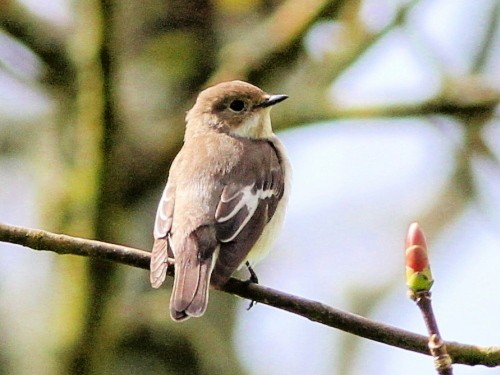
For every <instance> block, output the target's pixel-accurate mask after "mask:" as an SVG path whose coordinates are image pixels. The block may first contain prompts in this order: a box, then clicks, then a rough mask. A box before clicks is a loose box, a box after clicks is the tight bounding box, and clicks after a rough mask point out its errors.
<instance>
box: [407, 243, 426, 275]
mask: <svg viewBox="0 0 500 375" xmlns="http://www.w3.org/2000/svg"><path fill="white" fill-rule="evenodd" d="M406 266H407V267H409V268H411V269H412V270H413V272H422V271H423V270H425V269H426V268H427V267H429V258H428V257H427V252H426V251H425V250H424V249H423V248H422V247H421V246H410V247H407V248H406Z"/></svg>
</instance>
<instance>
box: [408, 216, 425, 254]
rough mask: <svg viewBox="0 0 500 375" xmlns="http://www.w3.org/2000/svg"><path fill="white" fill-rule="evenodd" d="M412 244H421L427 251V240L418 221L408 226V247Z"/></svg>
mask: <svg viewBox="0 0 500 375" xmlns="http://www.w3.org/2000/svg"><path fill="white" fill-rule="evenodd" d="M410 246H420V247H422V248H423V249H424V251H425V252H427V241H426V240H425V236H424V232H423V231H422V229H420V225H418V223H412V224H411V225H410V228H408V234H407V235H406V248H407V249H408V248H409V247H410Z"/></svg>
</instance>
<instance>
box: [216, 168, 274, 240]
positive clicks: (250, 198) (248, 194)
mask: <svg viewBox="0 0 500 375" xmlns="http://www.w3.org/2000/svg"><path fill="white" fill-rule="evenodd" d="M283 190H284V180H283V178H282V174H281V173H279V172H278V170H273V171H269V173H265V174H263V175H261V176H258V178H256V179H255V180H253V181H252V182H251V183H249V184H242V183H241V182H238V181H236V182H231V183H229V184H228V185H226V186H225V187H224V189H223V190H222V195H221V197H220V201H219V204H218V206H217V209H216V211H215V220H216V221H217V225H216V228H217V237H218V239H219V241H220V242H223V243H224V242H231V241H234V240H235V239H236V238H237V236H238V235H239V234H240V233H241V231H242V230H243V228H245V226H247V225H252V224H253V225H255V223H253V222H252V218H253V217H254V216H255V214H256V212H257V209H258V208H259V206H265V207H267V208H266V211H267V214H266V218H265V220H264V222H263V225H265V224H267V222H268V221H269V220H271V218H272V216H273V214H274V211H275V210H276V207H277V205H278V202H279V200H280V199H281V197H282V196H283ZM262 229H263V228H261V229H260V230H258V231H259V232H261V231H262Z"/></svg>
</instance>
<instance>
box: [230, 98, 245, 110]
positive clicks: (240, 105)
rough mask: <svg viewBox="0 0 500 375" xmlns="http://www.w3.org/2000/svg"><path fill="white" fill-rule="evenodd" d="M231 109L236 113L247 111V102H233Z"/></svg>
mask: <svg viewBox="0 0 500 375" xmlns="http://www.w3.org/2000/svg"><path fill="white" fill-rule="evenodd" d="M229 108H230V109H231V110H232V111H234V112H241V111H243V110H244V109H245V102H244V101H243V100H238V99H236V100H233V101H232V102H231V104H229Z"/></svg>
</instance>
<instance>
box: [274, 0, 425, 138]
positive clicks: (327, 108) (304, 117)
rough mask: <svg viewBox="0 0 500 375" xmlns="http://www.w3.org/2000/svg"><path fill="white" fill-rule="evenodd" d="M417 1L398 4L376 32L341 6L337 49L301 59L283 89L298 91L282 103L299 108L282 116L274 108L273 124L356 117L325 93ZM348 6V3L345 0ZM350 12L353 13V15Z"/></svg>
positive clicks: (280, 126) (289, 124) (394, 25)
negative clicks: (319, 56)
mask: <svg viewBox="0 0 500 375" xmlns="http://www.w3.org/2000/svg"><path fill="white" fill-rule="evenodd" d="M417 3H418V0H411V1H409V2H408V3H407V4H405V5H404V6H401V7H400V8H399V10H398V12H397V14H396V15H395V16H394V17H393V18H392V20H391V21H390V22H388V23H387V24H386V25H385V26H384V27H382V28H381V29H380V30H378V31H376V32H374V31H372V30H371V29H369V28H368V27H367V26H366V25H365V24H364V23H363V21H362V20H360V19H358V17H359V16H358V15H357V13H356V12H354V11H353V9H344V10H343V12H342V13H341V14H340V18H339V19H338V20H337V21H338V22H339V23H340V24H341V25H343V26H345V31H344V33H343V35H344V36H343V38H342V41H341V42H337V43H338V44H339V45H338V46H337V47H338V49H337V51H335V53H331V54H330V55H328V56H325V57H324V58H322V59H321V61H319V62H315V61H312V60H310V59H304V61H303V63H301V64H299V68H298V69H297V71H296V72H294V73H293V74H292V75H291V79H290V80H289V81H288V82H287V84H286V86H285V87H284V88H285V91H284V92H287V91H289V90H287V88H288V89H291V88H293V87H301V90H298V91H296V92H293V93H292V92H291V93H290V99H289V100H288V101H287V103H285V104H284V107H285V108H286V107H288V108H301V110H300V111H293V110H287V111H283V112H281V113H282V116H281V117H280V116H279V114H278V111H277V112H276V115H278V116H276V115H275V121H274V123H276V124H277V125H278V128H283V127H286V128H289V127H295V126H297V125H299V124H305V123H308V122H312V121H322V120H331V119H335V118H339V117H344V116H345V117H347V116H349V117H357V116H353V115H354V114H350V113H348V112H349V111H346V113H344V114H343V115H342V114H340V113H339V111H340V110H339V109H338V108H334V106H332V105H331V103H330V101H329V100H328V96H327V95H326V94H325V92H326V91H327V90H328V87H330V86H331V85H332V83H333V82H334V81H335V80H336V79H337V78H338V77H340V76H341V75H342V74H343V73H344V72H345V71H346V70H347V69H348V68H349V67H350V66H352V65H353V63H354V62H355V61H357V60H358V59H359V58H360V57H361V56H363V54H364V53H365V52H366V51H368V50H369V49H370V47H372V46H373V45H374V44H375V43H377V42H378V41H379V40H381V39H382V38H383V37H384V36H386V35H387V34H388V33H389V32H390V31H392V30H394V28H395V27H397V26H398V25H400V24H401V23H403V22H404V20H405V19H406V16H407V14H408V13H409V12H410V11H411V10H412V9H413V7H414V6H415V5H416V4H417ZM347 5H351V4H350V3H348V4H347ZM355 5H356V4H354V5H351V6H355ZM347 8H348V7H347ZM353 12H354V13H356V15H353ZM340 47H341V48H340ZM356 111H359V110H356Z"/></svg>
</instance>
